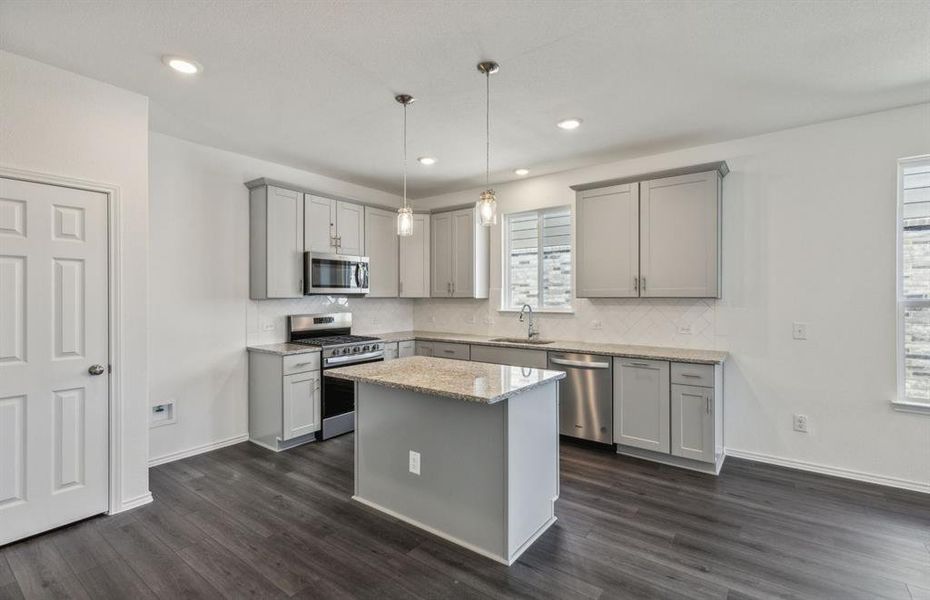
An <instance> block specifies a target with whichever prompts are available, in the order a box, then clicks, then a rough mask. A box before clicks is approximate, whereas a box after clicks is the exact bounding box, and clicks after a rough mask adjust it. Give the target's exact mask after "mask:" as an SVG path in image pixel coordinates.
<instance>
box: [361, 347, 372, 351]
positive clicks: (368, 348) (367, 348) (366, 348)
mask: <svg viewBox="0 0 930 600" xmlns="http://www.w3.org/2000/svg"><path fill="white" fill-rule="evenodd" d="M370 349H371V347H370V346H362V352H368V351H369V350H370Z"/></svg>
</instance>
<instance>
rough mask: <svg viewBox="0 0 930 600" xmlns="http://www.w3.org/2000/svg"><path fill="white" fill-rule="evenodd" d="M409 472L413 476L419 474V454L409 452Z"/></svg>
mask: <svg viewBox="0 0 930 600" xmlns="http://www.w3.org/2000/svg"><path fill="white" fill-rule="evenodd" d="M410 472H411V473H413V474H414V475H419V474H420V453H419V452H414V451H413V450H411V451H410Z"/></svg>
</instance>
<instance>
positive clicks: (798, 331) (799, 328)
mask: <svg viewBox="0 0 930 600" xmlns="http://www.w3.org/2000/svg"><path fill="white" fill-rule="evenodd" d="M791 336H792V337H793V338H794V339H796V340H806V339H807V323H794V324H793V325H792V326H791Z"/></svg>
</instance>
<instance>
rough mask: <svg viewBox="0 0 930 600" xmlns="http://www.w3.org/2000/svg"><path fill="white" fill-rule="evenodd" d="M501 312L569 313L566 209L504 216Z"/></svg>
mask: <svg viewBox="0 0 930 600" xmlns="http://www.w3.org/2000/svg"><path fill="white" fill-rule="evenodd" d="M504 238H505V239H504V244H503V247H504V260H503V262H502V264H503V266H504V268H503V269H502V271H503V276H504V286H503V287H504V290H503V294H502V298H501V310H520V308H521V307H522V306H523V305H524V304H529V305H530V306H532V307H533V309H534V310H539V311H551V312H570V311H571V309H572V211H571V207H569V206H560V207H558V208H550V209H546V210H534V211H529V212H522V213H515V214H511V215H507V217H506V220H505V221H504Z"/></svg>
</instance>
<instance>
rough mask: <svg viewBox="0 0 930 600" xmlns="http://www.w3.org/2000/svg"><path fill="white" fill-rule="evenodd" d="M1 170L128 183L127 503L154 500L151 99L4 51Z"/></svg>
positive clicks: (0, 63) (123, 196)
mask: <svg viewBox="0 0 930 600" xmlns="http://www.w3.org/2000/svg"><path fill="white" fill-rule="evenodd" d="M0 164H2V165H3V166H5V167H13V168H18V169H24V170H29V171H36V172H41V173H44V174H49V175H56V176H63V177H70V178H76V179H83V180H89V181H93V182H96V183H105V184H109V185H116V186H118V187H119V194H120V200H121V205H122V240H123V241H122V265H121V278H122V284H123V291H122V294H123V295H122V306H123V320H122V326H121V327H122V334H123V347H122V373H121V377H122V394H123V398H124V402H125V412H124V413H123V415H122V423H123V440H122V443H123V449H122V450H123V453H122V463H121V464H120V465H119V472H120V481H121V488H122V489H121V504H122V505H132V504H134V503H138V502H142V501H145V500H146V499H147V497H148V468H147V461H148V443H147V440H148V429H147V422H146V415H147V412H148V409H147V407H148V394H147V391H148V358H147V345H148V342H147V325H148V323H147V316H146V307H147V288H148V286H147V283H148V99H147V98H145V97H144V96H140V95H138V94H134V93H132V92H128V91H126V90H122V89H120V88H116V87H113V86H111V85H107V84H104V83H101V82H99V81H94V80H92V79H87V78H86V77H81V76H79V75H75V74H73V73H69V72H67V71H63V70H61V69H57V68H55V67H50V66H48V65H45V64H42V63H39V62H36V61H33V60H29V59H26V58H23V57H20V56H17V55H15V54H10V53H8V52H3V51H0Z"/></svg>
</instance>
